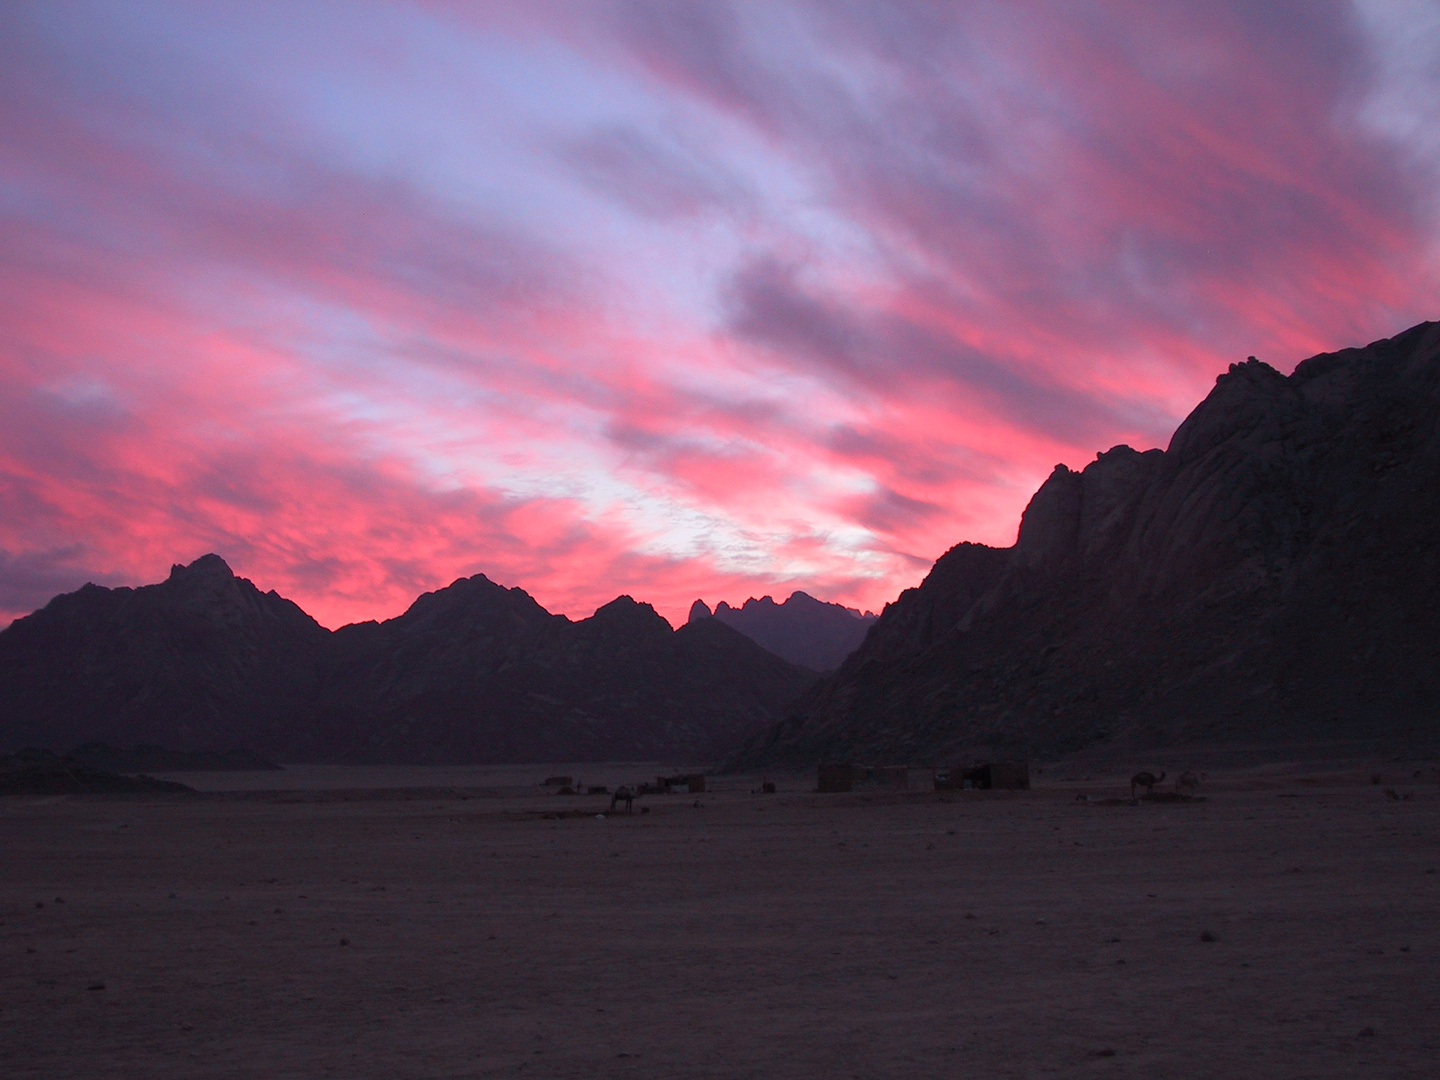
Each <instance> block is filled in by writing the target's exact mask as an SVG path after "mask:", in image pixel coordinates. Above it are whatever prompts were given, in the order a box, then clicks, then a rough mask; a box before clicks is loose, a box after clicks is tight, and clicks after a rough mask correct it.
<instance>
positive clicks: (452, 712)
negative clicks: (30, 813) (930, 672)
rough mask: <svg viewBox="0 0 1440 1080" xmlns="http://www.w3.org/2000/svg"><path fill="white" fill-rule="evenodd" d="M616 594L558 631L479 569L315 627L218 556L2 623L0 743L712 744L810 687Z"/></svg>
mask: <svg viewBox="0 0 1440 1080" xmlns="http://www.w3.org/2000/svg"><path fill="white" fill-rule="evenodd" d="M814 678H815V676H814V674H813V673H811V672H808V671H805V670H803V669H801V668H798V667H795V666H793V665H791V664H788V663H786V662H785V661H783V660H781V659H780V658H779V657H776V656H774V655H772V654H771V653H769V652H767V651H765V650H764V649H762V648H760V647H759V646H758V645H756V644H755V643H754V642H752V641H750V640H749V639H748V638H746V637H745V636H744V635H742V634H740V633H738V632H736V631H734V630H731V629H730V628H729V627H726V626H724V625H723V624H720V623H715V622H713V621H712V622H711V623H709V624H707V625H697V626H684V627H681V628H680V629H679V630H672V629H671V627H670V625H669V623H667V622H666V621H665V620H664V619H663V618H661V617H660V616H659V615H658V614H656V613H655V611H654V610H653V609H652V608H651V607H650V606H649V605H648V604H638V603H636V602H635V601H634V600H632V599H630V598H629V597H620V598H619V599H617V600H615V601H613V602H612V603H610V604H607V605H606V606H605V607H603V608H601V609H600V610H599V611H597V612H596V613H595V615H594V616H592V617H591V618H589V619H584V620H580V621H578V622H572V621H571V620H569V619H567V618H565V617H564V616H559V615H552V614H550V613H549V612H547V611H546V610H545V609H544V608H542V607H541V606H540V605H539V604H537V603H536V602H535V601H534V600H533V599H532V598H531V597H530V596H529V595H527V594H526V593H525V592H524V591H523V590H520V589H506V588H503V587H501V586H499V585H496V584H494V583H493V582H491V581H489V580H487V579H486V578H485V577H484V576H483V575H481V576H476V577H473V578H468V579H462V580H460V581H457V582H455V583H454V584H453V585H451V586H449V587H448V588H445V589H441V590H439V591H437V592H433V593H427V594H425V595H424V596H422V597H420V598H419V599H418V600H416V602H415V603H414V604H413V605H412V606H411V607H410V609H409V610H408V611H406V612H405V613H404V614H403V615H401V616H399V617H398V618H395V619H391V620H388V621H386V622H383V623H373V622H372V623H362V624H357V625H353V626H346V627H342V628H341V629H340V630H337V631H335V632H333V633H332V632H330V631H328V630H326V629H324V628H323V627H321V626H320V625H319V624H318V623H316V622H315V621H314V620H313V619H311V618H310V617H309V616H308V615H306V614H305V613H304V612H303V611H301V610H300V608H299V607H297V606H296V605H295V604H293V603H291V602H290V601H288V600H285V599H283V598H281V597H279V596H277V595H276V594H275V593H273V592H271V593H261V592H260V591H259V590H258V589H256V588H255V586H254V585H252V584H251V583H250V582H249V581H246V580H245V579H243V578H237V577H235V576H234V574H233V573H231V571H230V568H229V567H228V566H227V565H226V564H225V562H224V561H223V560H222V559H220V558H219V557H218V556H216V555H207V556H205V557H203V558H201V559H199V560H197V561H196V562H194V563H192V564H191V565H190V566H177V567H175V568H174V569H173V570H172V571H171V574H170V577H169V579H168V580H167V581H165V582H163V583H161V584H158V585H149V586H144V587H142V588H138V589H104V588H99V587H97V586H94V585H87V586H86V587H85V588H83V589H81V590H79V591H78V592H75V593H70V594H67V595H64V596H59V597H56V598H55V599H54V600H52V601H51V602H50V603H49V604H48V605H46V607H44V608H43V609H41V610H40V611H37V612H35V613H34V614H32V615H29V616H27V617H25V618H23V619H18V620H16V621H15V622H14V623H13V624H12V625H11V626H10V627H9V628H8V629H6V630H4V631H0V746H6V745H8V746H11V747H21V746H31V745H33V746H40V747H51V748H62V747H69V746H75V745H77V744H80V743H89V742H104V743H109V744H111V745H130V744H134V743H146V744H151V746H152V747H153V746H157V745H158V746H164V747H166V748H169V749H174V750H219V749H229V748H232V747H236V746H243V747H245V748H247V749H248V750H251V751H255V752H258V753H262V754H265V755H267V756H269V757H272V758H278V759H280V760H288V761H307V760H308V761H316V760H330V761H378V762H485V763H499V762H521V761H543V760H572V761H576V760H600V759H606V758H611V759H613V758H626V757H634V758H657V757H658V758H672V759H683V760H691V761H694V760H706V759H711V758H716V757H719V756H721V755H723V754H724V753H725V752H727V751H728V750H730V749H732V748H733V747H734V746H735V745H737V744H738V743H739V742H741V741H742V740H743V739H745V738H746V737H748V736H750V735H751V734H753V733H754V732H755V731H757V730H759V729H760V728H762V727H764V726H766V725H767V724H770V723H773V722H774V721H775V720H776V719H778V718H779V717H780V716H782V715H783V712H784V708H785V707H786V706H787V705H788V704H789V703H790V702H791V701H793V700H794V699H795V697H796V696H797V695H798V694H799V693H800V692H801V691H802V690H804V689H805V688H807V687H808V686H809V685H810V684H811V683H812V682H813V681H814Z"/></svg>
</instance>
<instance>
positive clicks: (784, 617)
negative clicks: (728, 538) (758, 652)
mask: <svg viewBox="0 0 1440 1080" xmlns="http://www.w3.org/2000/svg"><path fill="white" fill-rule="evenodd" d="M712 617H713V618H715V619H718V620H719V621H720V622H722V623H724V624H725V625H727V626H731V627H734V628H735V629H736V630H739V631H740V632H741V633H742V634H744V635H745V636H746V637H748V638H750V640H752V641H754V642H756V643H758V644H759V645H761V646H762V647H764V648H766V649H769V650H770V651H771V652H772V653H774V654H775V655H776V656H779V657H783V658H784V659H786V660H789V661H790V662H791V663H792V664H799V665H800V666H802V667H807V668H810V669H811V670H812V671H834V670H835V669H836V668H838V667H839V666H840V665H841V664H842V663H844V661H845V658H846V657H847V656H849V655H850V654H851V653H852V652H854V651H855V650H856V648H858V647H859V645H860V643H861V642H862V641H864V640H865V633H866V631H868V630H869V629H870V625H871V624H872V623H873V622H874V621H875V616H874V615H872V614H870V613H869V612H866V613H864V614H861V613H860V612H858V611H856V610H855V609H854V608H847V607H843V606H842V605H840V604H830V603H826V602H825V601H823V600H816V599H815V598H814V597H813V596H810V595H809V594H808V593H803V592H794V593H791V594H790V598H789V599H788V600H786V601H785V602H784V603H783V604H777V603H775V601H774V600H773V599H771V598H770V597H768V596H763V597H761V598H760V599H759V600H756V599H755V598H754V597H753V596H752V597H751V598H750V599H749V600H746V601H745V603H744V605H743V606H741V607H738V608H733V607H731V606H730V605H729V604H727V603H726V602H725V601H724V600H722V601H720V603H719V604H718V605H716V607H715V611H714V613H713V615H712V613H711V611H710V608H709V607H708V606H707V605H706V604H705V602H704V601H703V600H696V601H695V603H694V604H692V605H691V606H690V622H691V623H695V622H697V621H699V620H701V619H706V618H712Z"/></svg>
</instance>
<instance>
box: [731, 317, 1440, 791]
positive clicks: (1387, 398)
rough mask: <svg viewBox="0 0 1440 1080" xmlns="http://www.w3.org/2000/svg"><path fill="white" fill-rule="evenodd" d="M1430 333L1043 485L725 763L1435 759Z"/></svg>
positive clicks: (1242, 383) (1273, 381)
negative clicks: (1170, 746)
mask: <svg viewBox="0 0 1440 1080" xmlns="http://www.w3.org/2000/svg"><path fill="white" fill-rule="evenodd" d="M1436 521H1440V324H1437V323H1423V324H1420V325H1419V326H1416V327H1413V328H1411V329H1410V330H1407V331H1405V332H1404V333H1402V334H1398V335H1396V336H1395V337H1393V338H1390V339H1386V340H1384V341H1380V342H1373V343H1371V344H1370V345H1368V346H1365V347H1363V348H1358V349H1345V350H1341V351H1339V352H1335V353H1326V354H1321V355H1319V356H1316V357H1312V358H1310V359H1308V360H1306V361H1304V362H1303V363H1301V364H1300V365H1298V366H1297V367H1296V368H1295V371H1294V372H1293V373H1292V374H1291V375H1290V376H1288V377H1287V376H1285V375H1284V374H1282V373H1281V372H1279V371H1277V370H1276V369H1275V368H1273V367H1271V366H1270V365H1268V364H1264V363H1262V362H1260V361H1258V360H1255V359H1254V358H1250V359H1249V360H1247V361H1245V362H1243V363H1239V364H1235V365H1232V366H1231V367H1230V369H1229V370H1227V371H1226V372H1224V373H1222V374H1221V375H1220V376H1219V377H1218V378H1217V379H1216V383H1215V387H1214V388H1213V389H1212V390H1211V392H1210V393H1209V394H1208V395H1207V396H1206V398H1205V399H1204V401H1202V402H1201V403H1200V404H1199V405H1198V406H1197V407H1196V408H1195V410H1194V411H1193V412H1192V413H1191V414H1190V415H1189V416H1188V417H1187V418H1186V419H1185V421H1184V422H1183V423H1182V424H1181V425H1179V427H1178V428H1177V430H1176V432H1175V435H1174V437H1173V438H1172V439H1171V441H1170V446H1169V449H1168V450H1165V451H1160V450H1147V451H1144V452H1141V451H1136V450H1134V449H1132V448H1130V447H1124V446H1117V447H1114V448H1112V449H1111V450H1109V451H1107V452H1105V453H1103V454H1100V455H1098V456H1097V457H1096V459H1095V460H1094V461H1092V462H1091V463H1090V464H1089V465H1087V466H1086V467H1085V468H1084V469H1082V470H1080V471H1079V472H1076V471H1074V470H1072V469H1069V468H1067V467H1065V466H1058V467H1057V468H1056V469H1055V470H1054V471H1053V472H1052V473H1051V475H1050V476H1049V478H1048V479H1047V480H1046V481H1045V483H1044V484H1043V485H1041V487H1040V489H1039V490H1038V491H1037V492H1036V493H1035V495H1034V497H1033V498H1032V499H1031V500H1030V504H1029V505H1028V506H1027V507H1026V510H1025V514H1024V517H1023V518H1022V521H1021V525H1020V529H1019V531H1018V535H1017V540H1016V543H1015V545H1014V546H1013V547H1011V548H987V547H985V546H984V545H973V544H961V545H957V546H956V547H955V548H952V549H951V550H950V551H949V552H947V553H946V554H945V555H944V556H942V558H941V559H940V560H939V561H937V562H936V564H935V566H934V568H933V569H932V570H931V572H930V574H929V575H928V576H927V577H926V579H925V581H924V582H923V583H922V585H921V586H920V587H919V588H917V589H910V590H906V591H905V593H903V594H901V596H900V598H899V599H898V600H897V601H896V602H895V603H893V604H891V605H888V606H887V608H886V610H885V613H884V614H883V616H882V617H881V619H880V621H879V623H877V624H876V626H875V627H874V629H873V630H872V632H871V633H870V635H869V637H868V638H867V640H866V642H865V644H864V646H862V648H861V649H860V650H859V651H858V652H857V653H856V654H855V655H854V656H853V657H852V658H851V659H850V660H849V661H847V663H846V665H845V667H844V668H842V669H841V670H840V671H839V672H838V673H837V674H836V675H835V676H833V677H832V678H831V679H830V680H827V681H825V682H823V683H821V684H820V685H818V686H817V687H816V688H815V690H814V691H812V693H811V694H810V695H808V696H807V697H806V698H805V699H803V700H802V702H801V703H799V704H798V705H797V707H796V709H795V711H794V713H793V715H792V716H791V718H790V719H788V720H787V721H785V722H784V723H783V724H782V725H781V726H780V727H779V728H778V729H776V730H774V731H772V732H768V733H766V734H765V735H763V736H761V737H760V738H758V739H757V741H756V743H755V744H754V748H753V749H752V750H751V751H750V752H748V753H746V754H742V755H741V756H740V757H739V758H738V759H737V763H738V764H742V765H745V766H763V765H765V764H768V763H772V762H776V761H789V762H792V763H799V762H802V761H814V760H815V759H817V758H821V759H823V758H824V757H826V756H828V755H834V754H840V753H845V754H855V755H860V756H862V757H865V758H867V759H869V760H876V761H879V760H885V759H887V758H888V757H889V756H891V755H900V758H899V759H901V760H907V761H920V760H926V759H927V758H928V759H929V760H934V761H936V762H937V763H944V762H946V761H949V760H951V759H953V757H954V755H957V754H964V753H966V752H980V753H1036V752H1041V753H1047V752H1054V751H1060V750H1066V749H1072V748H1075V747H1078V746H1081V745H1085V744H1087V743H1089V742H1093V741H1095V740H1096V739H1102V738H1113V739H1117V740H1119V739H1125V740H1128V741H1132V742H1134V743H1136V744H1149V745H1154V744H1156V743H1158V742H1164V741H1167V740H1168V741H1175V740H1180V739H1264V738H1270V739H1282V738H1283V739H1295V738H1301V739H1303V738H1334V737H1346V738H1365V739H1370V738H1375V737H1380V736H1384V737H1387V738H1404V739H1406V740H1416V739H1418V740H1425V741H1428V742H1430V743H1436V742H1440V727H1437V724H1436V721H1435V717H1436V716H1437V715H1440V570H1437V567H1440V533H1437V531H1436V528H1435V522H1436Z"/></svg>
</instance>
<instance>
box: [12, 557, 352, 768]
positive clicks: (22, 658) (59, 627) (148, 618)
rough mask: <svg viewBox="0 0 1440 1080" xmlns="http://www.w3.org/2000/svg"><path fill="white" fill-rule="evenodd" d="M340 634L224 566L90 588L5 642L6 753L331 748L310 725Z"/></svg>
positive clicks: (21, 624) (307, 752)
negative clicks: (105, 746) (93, 745)
mask: <svg viewBox="0 0 1440 1080" xmlns="http://www.w3.org/2000/svg"><path fill="white" fill-rule="evenodd" d="M329 637H330V633H329V631H327V630H326V629H325V628H324V627H322V626H321V625H320V624H319V623H317V622H316V621H315V620H314V619H312V618H310V616H309V615H306V614H305V612H303V611H301V610H300V608H299V607H297V606H296V605H295V604H293V603H291V602H290V601H289V600H285V599H283V598H281V597H280V596H278V595H276V594H275V593H273V592H270V593H262V592H261V591H260V590H259V589H257V588H255V586H254V585H252V584H251V583H250V582H249V581H246V580H245V579H244V578H237V577H235V575H234V574H232V573H231V572H230V567H228V566H227V565H225V561H224V560H223V559H221V558H220V557H219V556H218V555H206V556H204V557H203V558H200V559H197V560H196V561H195V562H193V563H191V564H190V565H189V566H175V567H174V568H173V569H172V570H171V571H170V577H169V578H168V579H167V580H166V581H164V582H161V583H160V584H158V585H146V586H144V587H142V588H138V589H126V588H120V589H106V588H101V587H100V586H97V585H86V586H85V587H84V588H82V589H80V590H78V591H77V592H73V593H67V594H65V595H63V596H57V597H56V598H55V599H53V600H51V601H50V603H49V604H47V605H46V606H45V607H44V608H42V609H41V610H39V611H37V612H35V613H34V614H32V615H29V616H26V617H25V618H23V619H17V620H15V622H14V623H12V624H11V625H10V626H9V627H8V628H7V629H5V630H4V631H0V746H3V745H9V746H11V747H21V746H42V747H50V748H53V749H62V748H69V747H73V746H77V745H79V744H81V743H87V742H105V743H109V744H111V745H129V744H134V743H140V742H143V743H149V744H152V745H158V746H164V747H168V748H171V749H205V750H219V749H229V748H231V747H235V746H245V747H247V748H249V749H251V750H255V751H258V752H260V753H268V754H274V753H276V752H279V751H281V750H283V751H284V752H286V753H288V754H290V755H298V756H301V757H307V756H313V755H314V754H316V753H319V752H321V751H323V749H324V746H323V745H322V744H320V743H319V742H317V741H315V740H314V734H315V733H314V732H313V731H312V730H310V729H308V728H307V726H306V724H305V718H306V706H307V705H308V703H309V701H310V698H311V696H312V695H313V693H314V691H315V687H316V685H317V682H318V679H319V677H320V674H321V663H322V660H323V659H324V652H325V646H326V643H327V641H328V639H329Z"/></svg>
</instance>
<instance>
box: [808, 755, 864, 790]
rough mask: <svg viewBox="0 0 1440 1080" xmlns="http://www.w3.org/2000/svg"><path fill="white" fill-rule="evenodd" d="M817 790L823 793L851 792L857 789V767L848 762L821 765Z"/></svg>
mask: <svg viewBox="0 0 1440 1080" xmlns="http://www.w3.org/2000/svg"><path fill="white" fill-rule="evenodd" d="M816 780H817V783H816V788H815V789H816V790H817V791H822V792H832V793H833V792H839V791H850V790H851V789H853V788H854V787H855V766H853V765H851V764H850V763H849V762H848V761H847V762H842V763H839V764H830V765H820V766H819V767H818V769H817V776H816Z"/></svg>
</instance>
